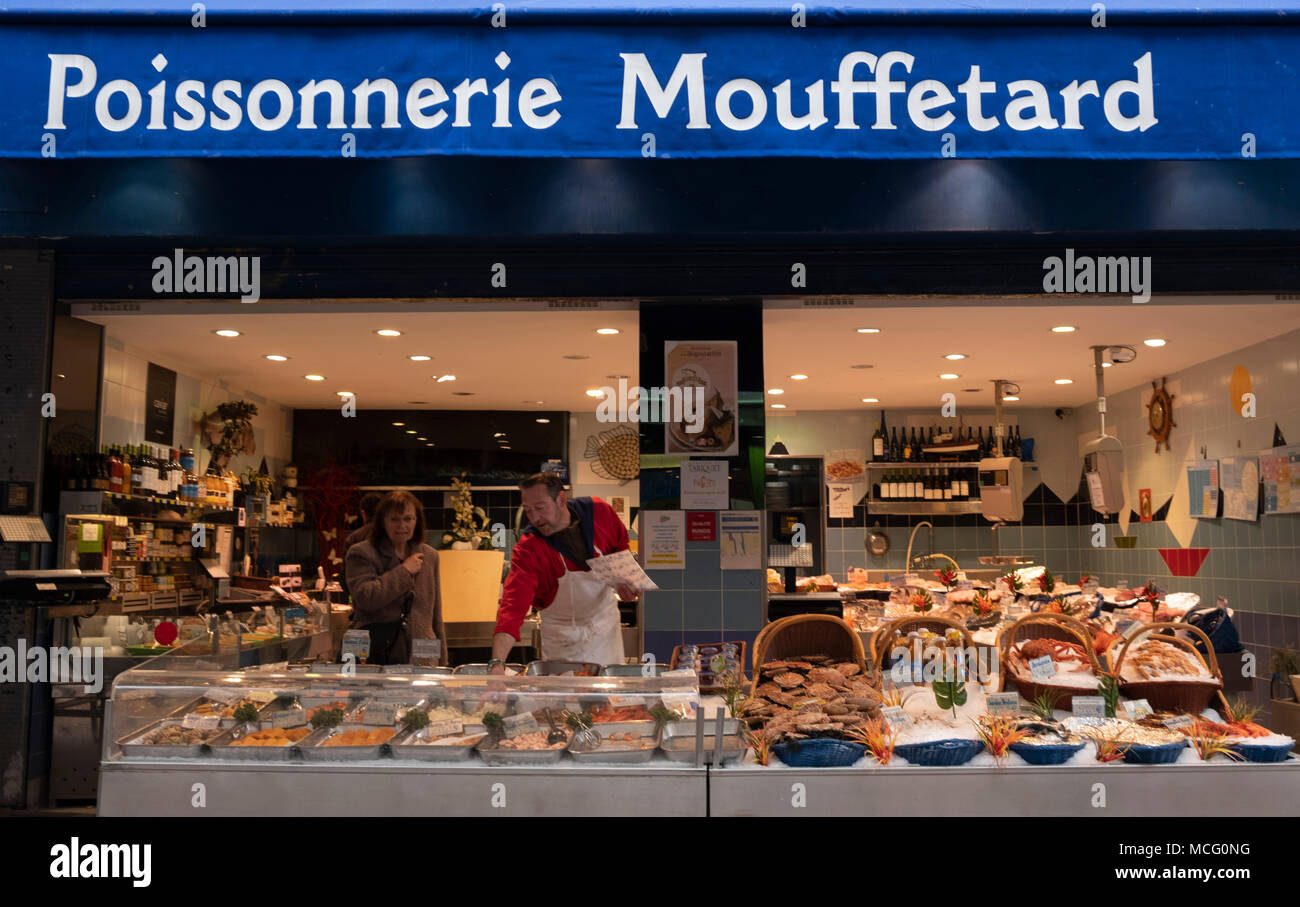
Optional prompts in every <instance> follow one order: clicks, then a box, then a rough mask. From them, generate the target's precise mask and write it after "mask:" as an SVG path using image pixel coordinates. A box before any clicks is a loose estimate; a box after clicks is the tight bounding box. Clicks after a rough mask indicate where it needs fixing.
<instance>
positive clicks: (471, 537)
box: [442, 472, 492, 551]
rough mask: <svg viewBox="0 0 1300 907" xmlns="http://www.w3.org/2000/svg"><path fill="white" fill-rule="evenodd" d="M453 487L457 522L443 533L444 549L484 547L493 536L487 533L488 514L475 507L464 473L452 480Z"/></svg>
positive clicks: (464, 549)
mask: <svg viewBox="0 0 1300 907" xmlns="http://www.w3.org/2000/svg"><path fill="white" fill-rule="evenodd" d="M451 487H452V488H453V489H454V493H453V494H452V499H451V503H452V509H453V510H454V511H455V513H456V521H455V522H454V523H452V525H451V529H450V530H448V531H447V532H444V533H443V535H442V547H444V548H451V549H453V550H456V551H468V550H472V549H475V548H479V547H482V546H483V544H484V543H485V542H487V541H488V540H489V539H491V538H492V534H491V533H490V532H488V531H487V524H488V519H487V514H486V513H485V512H484V511H483V508H482V507H475V506H474V498H473V494H472V492H471V486H470V483H469V482H467V481H466V480H465V473H463V472H462V473H461V474H460V478H458V479H455V478H454V479H452V480H451Z"/></svg>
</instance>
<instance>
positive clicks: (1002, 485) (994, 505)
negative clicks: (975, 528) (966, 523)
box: [979, 457, 1025, 523]
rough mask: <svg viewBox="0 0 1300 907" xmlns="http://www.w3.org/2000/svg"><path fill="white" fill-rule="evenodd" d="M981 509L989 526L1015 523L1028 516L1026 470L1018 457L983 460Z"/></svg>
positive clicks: (981, 461) (981, 467)
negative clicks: (991, 523)
mask: <svg viewBox="0 0 1300 907" xmlns="http://www.w3.org/2000/svg"><path fill="white" fill-rule="evenodd" d="M979 468H980V506H981V508H982V512H983V513H984V518H985V519H986V520H988V521H990V522H993V523H997V522H1008V523H1014V522H1017V521H1019V520H1020V518H1021V517H1023V516H1024V515H1025V498H1024V475H1023V467H1022V466H1021V463H1020V460H1019V459H1018V458H1017V457H988V458H986V459H983V460H980V467H979Z"/></svg>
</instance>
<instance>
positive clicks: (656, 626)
mask: <svg viewBox="0 0 1300 907" xmlns="http://www.w3.org/2000/svg"><path fill="white" fill-rule="evenodd" d="M720 558H721V546H720V543H718V542H716V541H715V542H687V543H686V569H685V570H651V571H649V575H650V578H651V579H653V580H654V581H655V583H656V584H657V585H658V586H659V589H658V591H654V592H647V593H646V594H645V609H644V613H645V648H646V651H647V652H653V653H654V654H655V658H656V659H657V660H659V661H667V660H668V658H669V656H671V655H672V651H673V647H674V646H678V645H682V644H684V643H707V642H721V641H723V640H728V641H730V640H742V639H743V640H745V642H746V644H748V645H751V646H752V645H753V642H754V637H755V636H757V635H758V631H759V629H760V628H761V627H762V626H763V605H762V591H761V589H760V586H759V584H760V583H761V582H762V577H763V574H762V572H761V571H759V570H723V569H721V566H720ZM724 628H726V629H725V631H724Z"/></svg>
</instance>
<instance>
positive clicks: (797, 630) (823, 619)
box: [750, 614, 867, 696]
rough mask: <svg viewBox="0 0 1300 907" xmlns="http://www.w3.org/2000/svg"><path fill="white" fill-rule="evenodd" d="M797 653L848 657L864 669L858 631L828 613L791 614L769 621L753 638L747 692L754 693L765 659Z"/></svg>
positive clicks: (847, 659) (865, 666) (798, 654)
mask: <svg viewBox="0 0 1300 907" xmlns="http://www.w3.org/2000/svg"><path fill="white" fill-rule="evenodd" d="M800 655H827V656H830V657H831V658H834V659H838V660H840V661H852V662H855V663H856V664H857V666H858V667H859V668H861V669H862V673H864V674H865V673H866V672H867V655H866V651H865V650H864V649H863V648H862V640H861V639H859V638H858V631H857V630H855V629H853V627H852V626H850V625H849V624H848V622H847V621H844V620H842V619H841V618H838V617H831V616H830V615H829V614H793V615H791V616H790V617H783V618H781V619H780V620H775V621H772V623H770V624H768V625H767V626H766V627H764V628H763V629H762V631H760V632H759V634H758V637H757V638H756V639H755V640H754V672H753V673H754V680H753V683H752V684H751V685H750V689H751V692H750V695H751V696H757V695H758V685H759V683H760V682H761V680H762V677H761V670H760V669H761V668H762V666H763V665H764V664H765V663H767V662H769V661H776V660H779V659H782V658H796V657H798V656H800Z"/></svg>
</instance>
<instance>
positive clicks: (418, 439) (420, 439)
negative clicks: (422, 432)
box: [415, 435, 429, 441]
mask: <svg viewBox="0 0 1300 907" xmlns="http://www.w3.org/2000/svg"><path fill="white" fill-rule="evenodd" d="M415 440H417V441H427V440H429V439H428V438H421V437H420V436H419V435H416V438H415Z"/></svg>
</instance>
